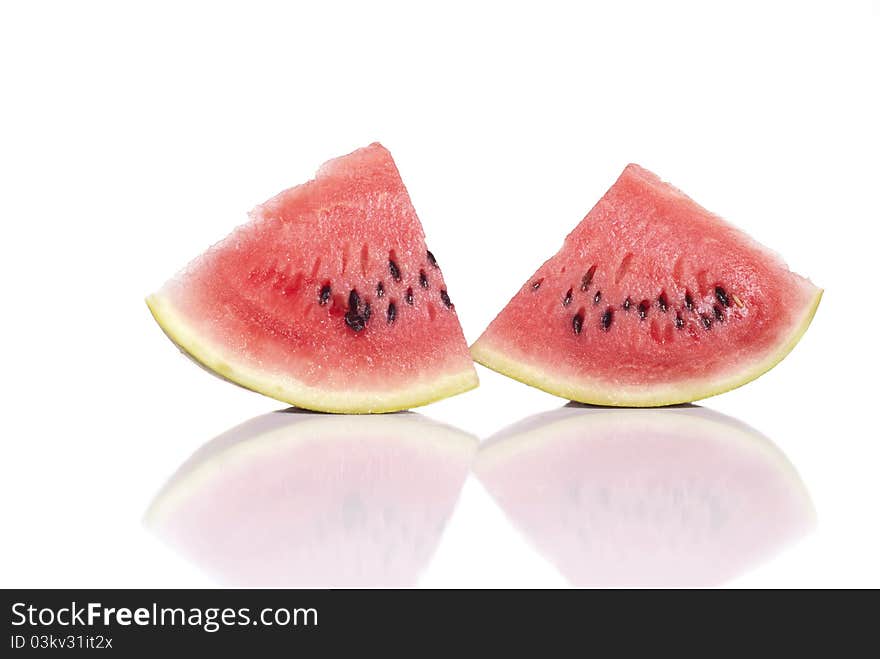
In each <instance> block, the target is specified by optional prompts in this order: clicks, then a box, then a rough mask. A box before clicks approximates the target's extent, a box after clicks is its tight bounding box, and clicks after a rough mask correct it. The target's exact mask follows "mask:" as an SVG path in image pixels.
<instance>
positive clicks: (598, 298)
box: [593, 291, 602, 304]
mask: <svg viewBox="0 0 880 659" xmlns="http://www.w3.org/2000/svg"><path fill="white" fill-rule="evenodd" d="M601 301H602V291H596V294H595V295H594V296H593V304H599V303H600V302H601Z"/></svg>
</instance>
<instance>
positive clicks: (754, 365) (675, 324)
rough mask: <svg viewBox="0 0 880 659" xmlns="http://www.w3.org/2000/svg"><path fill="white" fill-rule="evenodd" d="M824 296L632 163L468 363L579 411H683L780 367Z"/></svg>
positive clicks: (499, 319) (770, 255) (479, 343)
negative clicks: (586, 407)
mask: <svg viewBox="0 0 880 659" xmlns="http://www.w3.org/2000/svg"><path fill="white" fill-rule="evenodd" d="M821 296H822V290H821V289H819V288H817V287H816V286H814V285H813V284H812V283H810V282H809V281H808V280H807V279H804V278H803V277H801V276H799V275H797V274H795V273H793V272H791V271H790V270H789V269H788V267H787V266H786V265H785V264H784V263H783V262H782V260H781V259H780V258H779V257H778V256H777V255H775V254H774V253H772V252H770V251H769V250H767V249H766V248H764V247H762V246H761V245H759V244H758V243H757V242H755V241H754V240H752V239H751V238H750V237H748V236H747V235H745V234H744V233H742V232H741V231H739V230H738V229H736V228H735V227H733V226H731V225H730V224H728V223H726V222H725V221H724V220H722V219H721V218H719V217H718V216H716V215H713V214H712V213H709V212H708V211H706V210H705V209H704V208H702V207H701V206H699V205H698V204H696V203H695V202H694V201H693V200H691V199H690V198H689V197H687V196H685V195H684V194H683V193H682V192H681V191H679V190H678V189H676V188H674V187H672V186H671V185H669V184H667V183H664V182H662V181H661V180H660V179H659V178H658V177H657V176H655V175H654V174H652V173H651V172H649V171H647V170H645V169H642V168H641V167H639V166H638V165H629V166H628V167H626V169H625V170H624V171H623V173H622V174H621V176H620V178H618V180H617V182H616V183H615V184H614V185H613V186H612V187H611V189H610V190H608V192H607V193H606V194H605V196H604V197H602V199H601V200H600V201H599V203H598V204H596V206H595V207H594V208H593V209H592V210H591V211H590V212H589V214H588V215H587V216H586V217H585V218H584V219H583V220H582V221H581V223H580V224H579V225H578V226H577V227H576V228H575V229H574V231H572V232H571V233H570V234H569V235H568V237H567V238H566V239H565V243H564V245H563V247H562V249H560V250H559V252H558V253H557V254H556V255H555V256H553V257H552V258H551V259H550V260H548V261H547V262H546V263H544V265H542V266H541V267H540V268H539V269H538V271H537V272H536V273H535V274H534V275H533V276H532V277H530V278H529V279H528V280H527V281H526V282H525V284H524V285H523V286H522V288H521V289H520V291H519V292H518V293H517V294H516V295H515V296H514V297H513V299H512V300H511V301H510V302H509V303H508V305H507V306H506V307H505V308H504V309H503V310H502V311H501V313H500V314H499V315H498V316H497V317H496V318H495V320H494V321H493V322H492V323H491V324H490V326H489V327H488V329H487V330H486V331H485V332H484V333H483V335H482V336H481V337H480V338H479V340H477V342H476V343H475V344H474V345H473V346H472V347H471V354H472V355H473V357H474V359H475V360H476V361H477V362H479V363H481V364H483V365H485V366H487V367H489V368H492V369H494V370H496V371H498V372H500V373H503V374H505V375H508V376H510V377H512V378H515V379H517V380H520V381H522V382H525V383H526V384H530V385H532V386H535V387H538V388H540V389H543V390H545V391H548V392H550V393H553V394H556V395H558V396H562V397H565V398H569V399H571V400H575V401H580V402H585V403H594V404H601V405H614V406H657V405H668V404H674V403H682V402H689V401H694V400H698V399H701V398H705V397H707V396H712V395H714V394H718V393H721V392H724V391H727V390H729V389H733V388H735V387H738V386H740V385H742V384H745V383H746V382H749V381H751V380H753V379H755V378H756V377H758V376H759V375H761V374H763V373H765V372H766V371H768V370H769V369H771V368H772V367H773V366H774V365H776V364H777V363H778V362H779V361H781V360H782V359H783V358H784V357H785V355H787V354H788V352H789V351H790V350H791V349H792V348H793V347H794V345H795V344H796V343H797V342H798V340H799V339H800V337H801V336H802V335H803V333H804V332H805V331H806V328H807V326H808V325H809V324H810V321H811V320H812V318H813V315H814V313H815V311H816V308H817V306H818V304H819V300H820V298H821Z"/></svg>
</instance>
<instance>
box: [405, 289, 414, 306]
mask: <svg viewBox="0 0 880 659" xmlns="http://www.w3.org/2000/svg"><path fill="white" fill-rule="evenodd" d="M403 301H404V302H406V303H407V304H412V303H413V290H412V288H407V289H406V295H405V296H404V298H403Z"/></svg>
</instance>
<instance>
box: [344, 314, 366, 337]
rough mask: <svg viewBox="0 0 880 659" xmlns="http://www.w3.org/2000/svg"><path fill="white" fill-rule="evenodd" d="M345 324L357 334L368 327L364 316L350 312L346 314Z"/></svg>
mask: <svg viewBox="0 0 880 659" xmlns="http://www.w3.org/2000/svg"><path fill="white" fill-rule="evenodd" d="M345 324H346V325H348V326H349V327H350V328H351V329H353V330H354V331H355V332H360V331H363V329H364V327H366V326H367V324H366V321H365V320H364V318H363V316H360V315H358V314H356V313H352V312H350V311H349V312H348V313H347V314H345Z"/></svg>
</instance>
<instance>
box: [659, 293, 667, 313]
mask: <svg viewBox="0 0 880 659" xmlns="http://www.w3.org/2000/svg"><path fill="white" fill-rule="evenodd" d="M657 306H658V307H660V311H666V310H667V309H669V300H667V299H666V293H660V297H658V298H657Z"/></svg>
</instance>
